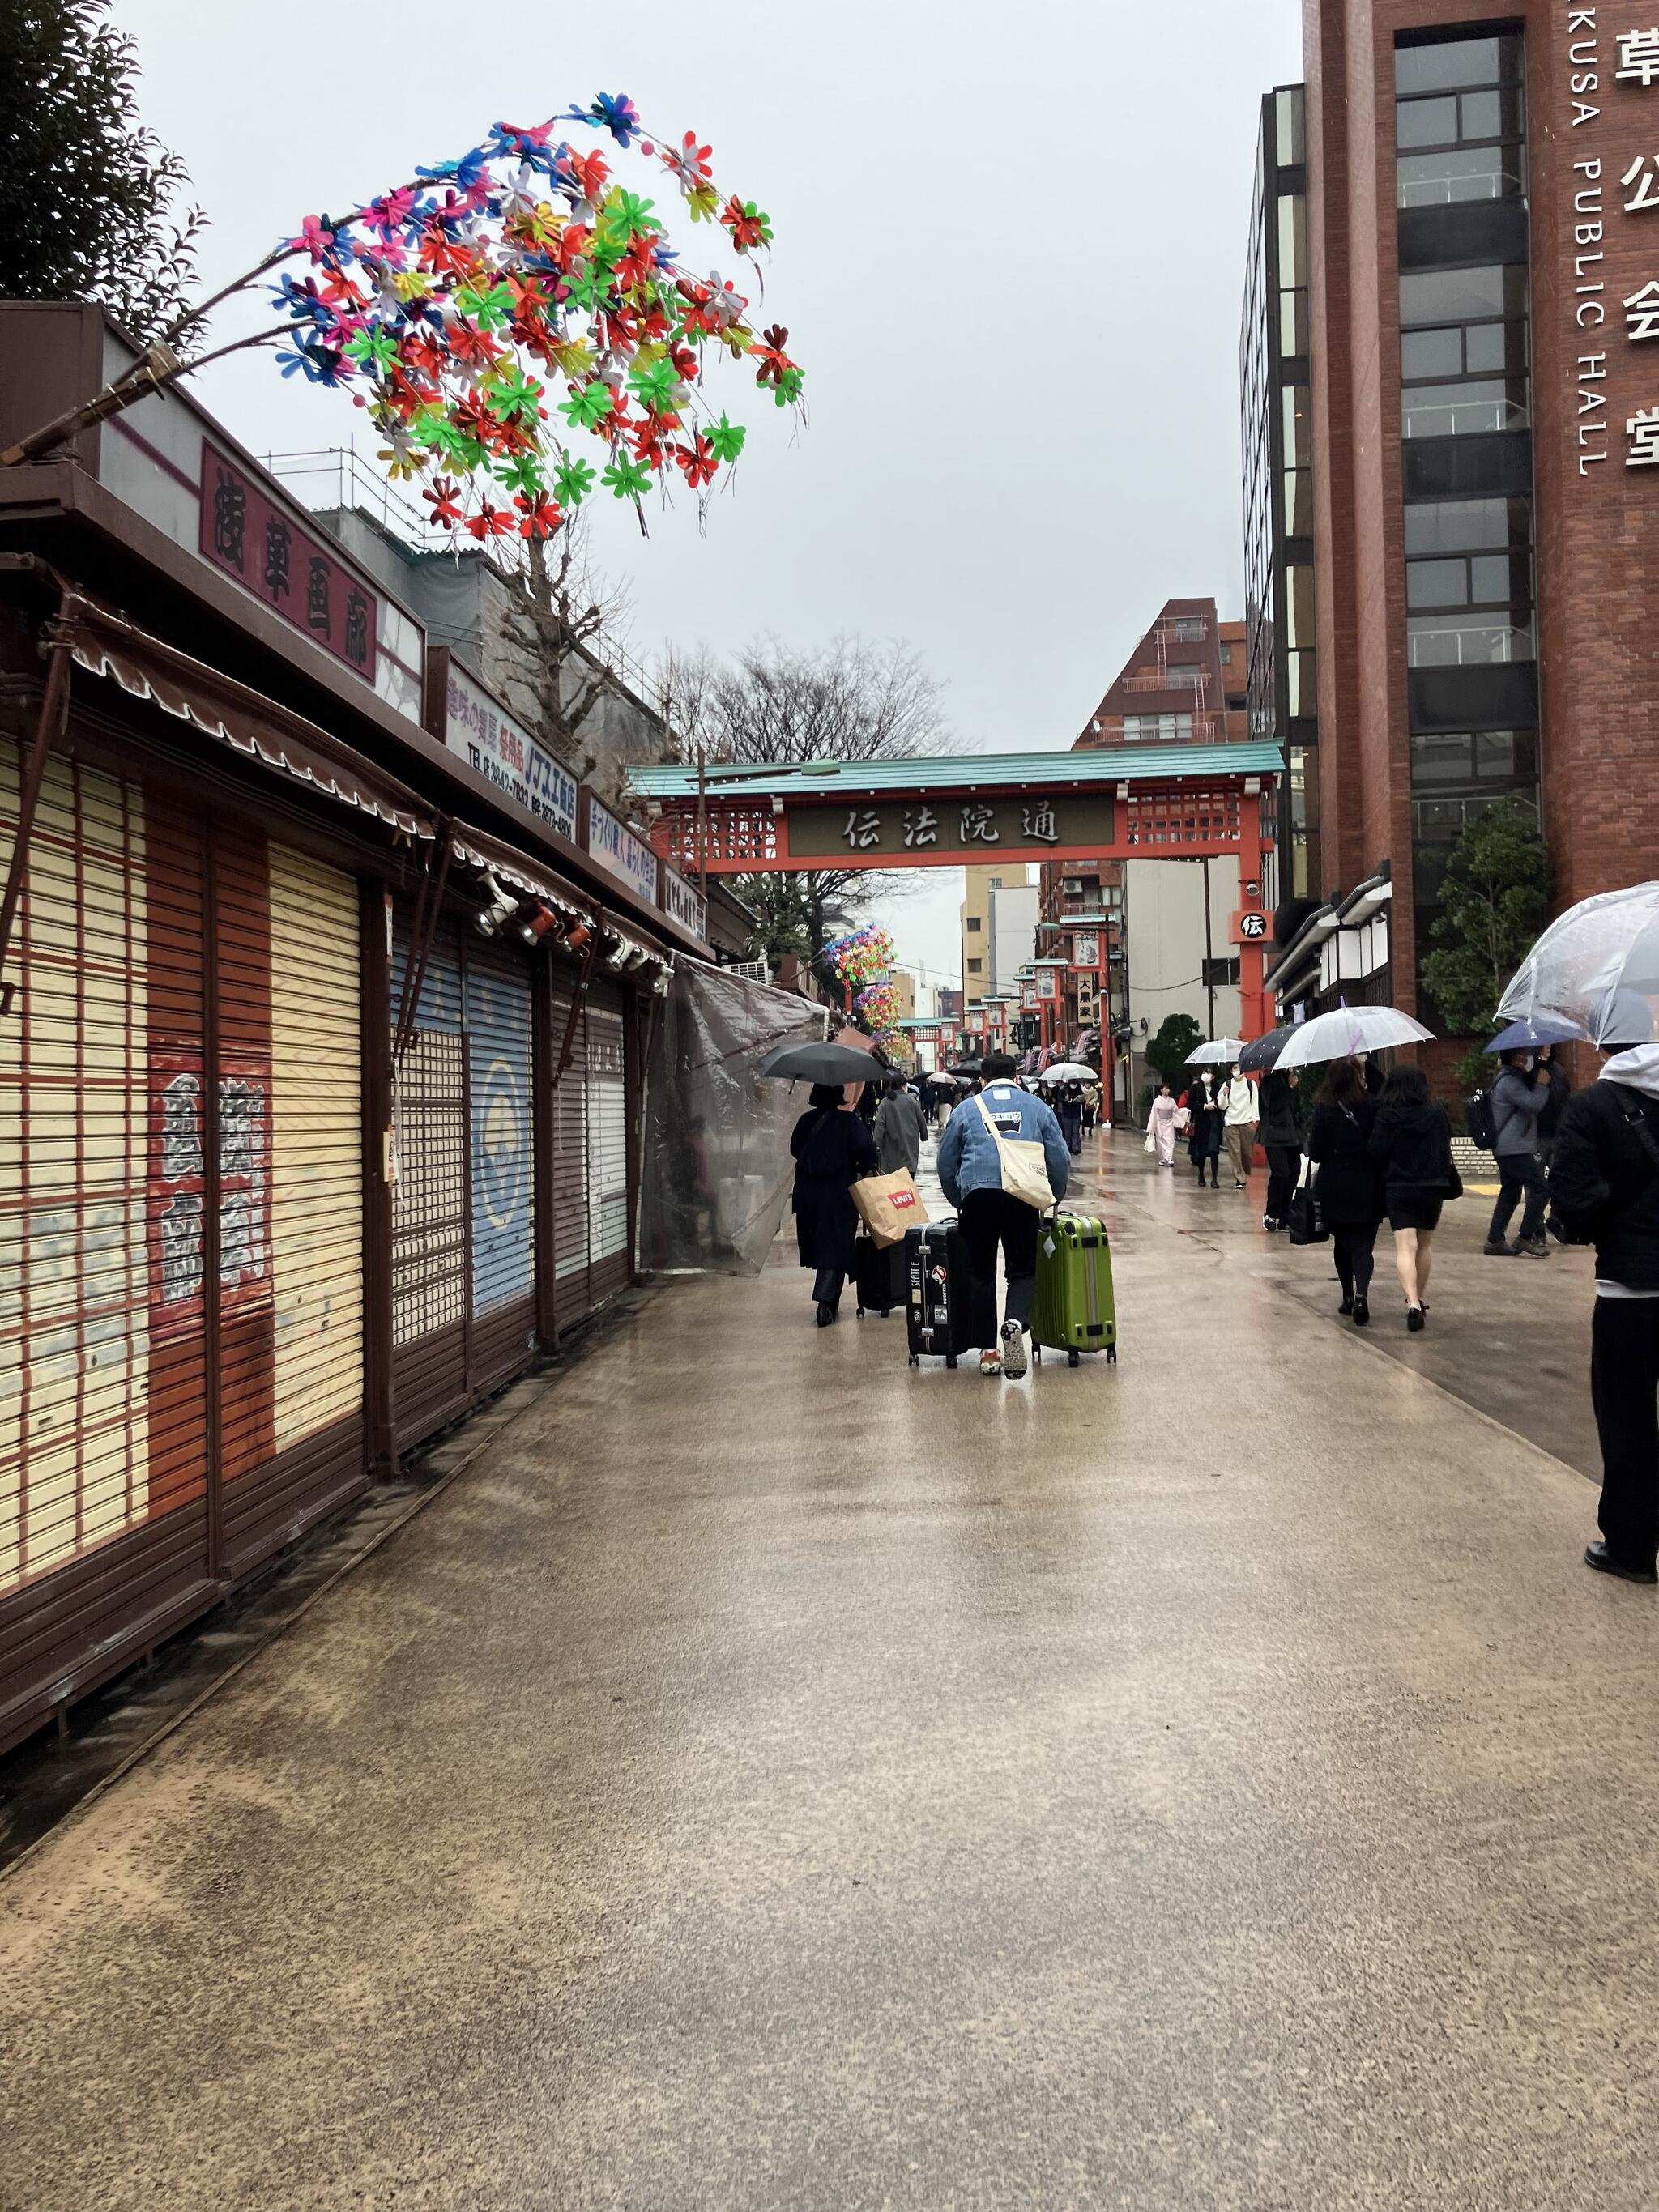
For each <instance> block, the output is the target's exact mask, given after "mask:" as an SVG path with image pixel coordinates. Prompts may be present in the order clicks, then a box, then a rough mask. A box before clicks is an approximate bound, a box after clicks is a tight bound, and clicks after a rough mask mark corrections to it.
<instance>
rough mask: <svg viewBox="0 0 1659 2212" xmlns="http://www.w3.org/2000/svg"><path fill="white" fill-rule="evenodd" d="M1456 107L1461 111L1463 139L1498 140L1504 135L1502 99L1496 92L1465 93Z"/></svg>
mask: <svg viewBox="0 0 1659 2212" xmlns="http://www.w3.org/2000/svg"><path fill="white" fill-rule="evenodd" d="M1458 106H1460V107H1461V108H1462V130H1461V131H1460V133H1459V135H1460V137H1464V138H1499V137H1502V136H1503V133H1504V98H1503V94H1501V93H1497V92H1466V93H1465V94H1463V96H1462V100H1460V101H1459V102H1458Z"/></svg>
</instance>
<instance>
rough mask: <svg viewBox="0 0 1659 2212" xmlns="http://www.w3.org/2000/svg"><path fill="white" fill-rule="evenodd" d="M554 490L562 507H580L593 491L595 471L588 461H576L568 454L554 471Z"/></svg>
mask: <svg viewBox="0 0 1659 2212" xmlns="http://www.w3.org/2000/svg"><path fill="white" fill-rule="evenodd" d="M553 489H554V490H555V491H556V493H557V495H558V500H559V504H560V506H561V507H580V504H581V502H582V501H583V500H585V499H586V497H587V495H588V493H589V492H591V491H592V489H593V471H592V466H591V465H590V464H589V463H588V462H586V461H579V460H574V459H572V458H571V456H570V455H569V454H568V453H566V454H564V455H563V456H562V459H561V460H560V462H559V465H558V466H557V468H556V469H555V470H554V471H553Z"/></svg>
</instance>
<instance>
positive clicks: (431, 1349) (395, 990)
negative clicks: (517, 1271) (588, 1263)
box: [392, 915, 470, 1450]
mask: <svg viewBox="0 0 1659 2212" xmlns="http://www.w3.org/2000/svg"><path fill="white" fill-rule="evenodd" d="M409 957H410V951H409V917H408V915H398V919H397V924H396V927H395V929H394V931H393V936H392V1020H393V1022H394V1023H395V1022H396V1020H397V1018H398V1009H399V1007H400V1006H402V1004H403V990H404V975H405V973H406V971H407V969H408V964H409ZM392 1142H393V1149H394V1153H395V1158H396V1167H397V1180H396V1182H394V1183H393V1185H392V1427H393V1433H394V1437H395V1440H396V1443H397V1446H398V1449H400V1450H401V1449H404V1447H406V1446H407V1445H409V1444H411V1443H417V1442H418V1441H419V1440H420V1438H421V1437H424V1436H428V1435H429V1434H430V1433H431V1431H433V1430H434V1429H435V1428H439V1427H441V1426H442V1425H443V1423H444V1422H445V1421H447V1420H449V1419H453V1417H454V1415H455V1414H457V1413H459V1412H460V1411H461V1410H462V1409H463V1407H465V1404H466V1401H467V1383H466V1374H467V1346H468V1339H469V1333H470V1331H469V1318H470V1317H469V1313H468V1298H467V1284H468V1270H467V1215H468V1206H467V1081H466V1036H465V1030H464V1028H463V1026H462V1022H461V964H460V941H459V936H458V935H457V933H456V929H455V925H454V924H453V922H452V921H443V922H441V924H440V926H439V927H438V931H437V933H436V937H435V941H434V943H433V945H432V949H431V952H430V954H429V956H428V960H427V964H426V969H425V972H424V974H423V975H422V981H421V995H420V1002H419V1005H418V1006H417V1007H416V1026H415V1036H414V1042H412V1043H411V1044H410V1047H409V1048H408V1049H407V1051H405V1052H404V1054H403V1056H402V1058H401V1059H400V1060H398V1064H397V1068H396V1072H395V1075H394V1078H393V1084H392Z"/></svg>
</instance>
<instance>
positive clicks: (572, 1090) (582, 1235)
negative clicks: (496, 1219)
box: [551, 969, 593, 1330]
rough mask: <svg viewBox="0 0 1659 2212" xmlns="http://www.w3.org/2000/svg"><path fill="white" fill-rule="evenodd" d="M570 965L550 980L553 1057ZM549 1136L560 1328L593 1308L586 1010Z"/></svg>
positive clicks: (566, 1014)
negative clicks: (589, 1260)
mask: <svg viewBox="0 0 1659 2212" xmlns="http://www.w3.org/2000/svg"><path fill="white" fill-rule="evenodd" d="M577 981H578V978H577V974H576V971H575V969H569V970H568V971H556V972H555V975H554V979H553V1016H552V1030H553V1051H554V1054H555V1059H556V1058H557V1055H558V1054H559V1052H560V1051H561V1050H562V1048H563V1045H564V1041H565V1037H566V1034H567V1032H568V1028H569V1023H570V1007H571V1002H572V1000H573V999H574V995H575V990H576V985H577ZM551 1121H552V1137H553V1254H554V1311H555V1317H556V1322H557V1324H558V1327H559V1328H560V1329H561V1330H563V1329H567V1328H572V1327H574V1324H575V1323H576V1322H579V1321H581V1320H584V1319H585V1318H586V1316H587V1315H588V1314H589V1313H590V1312H591V1311H592V1304H593V1300H592V1292H591V1290H590V1287H589V1283H588V1267H587V1245H588V1235H587V1029H586V1014H585V1012H584V1013H583V1014H581V1015H579V1016H578V1017H577V1020H576V1027H575V1033H574V1036H572V1037H571V1040H570V1063H569V1066H568V1067H567V1068H566V1069H565V1071H564V1073H563V1074H562V1076H561V1077H560V1079H559V1080H558V1082H557V1083H556V1085H554V1090H553V1098H552V1105H551Z"/></svg>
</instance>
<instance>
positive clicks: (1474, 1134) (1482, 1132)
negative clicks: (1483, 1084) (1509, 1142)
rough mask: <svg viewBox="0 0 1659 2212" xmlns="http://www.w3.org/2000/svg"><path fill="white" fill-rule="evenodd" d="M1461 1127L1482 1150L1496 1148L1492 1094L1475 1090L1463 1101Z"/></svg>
mask: <svg viewBox="0 0 1659 2212" xmlns="http://www.w3.org/2000/svg"><path fill="white" fill-rule="evenodd" d="M1463 1127H1465V1128H1466V1129H1467V1130H1468V1133H1469V1135H1470V1138H1471V1139H1473V1141H1474V1143H1475V1144H1476V1145H1478V1146H1480V1150H1481V1151H1482V1152H1492V1151H1494V1150H1495V1149H1496V1147H1497V1144H1498V1117H1497V1115H1495V1114H1494V1113H1493V1112H1492V1094H1491V1092H1490V1091H1476V1092H1475V1094H1474V1097H1473V1098H1466V1099H1465V1100H1464V1101H1463Z"/></svg>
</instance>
